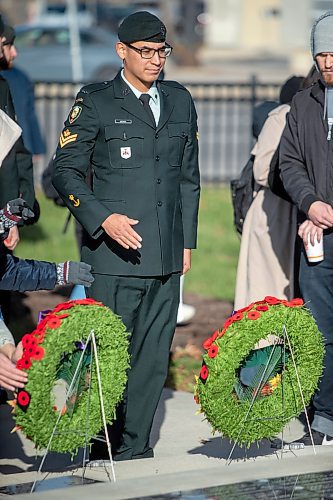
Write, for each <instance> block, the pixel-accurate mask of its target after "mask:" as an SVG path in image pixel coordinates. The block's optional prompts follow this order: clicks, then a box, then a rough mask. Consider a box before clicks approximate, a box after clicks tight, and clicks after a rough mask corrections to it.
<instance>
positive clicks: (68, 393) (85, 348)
mask: <svg viewBox="0 0 333 500" xmlns="http://www.w3.org/2000/svg"><path fill="white" fill-rule="evenodd" d="M91 338H92V332H90V333H89V335H88V338H87V340H86V344H85V346H84V349H83V351H82V354H81V357H80V360H79V362H78V365H77V367H76V370H75V372H74V375H73V380H72V382H71V384H70V386H69V388H68V391H67V394H66V401H67V400H68V399H69V397H70V396H71V392H72V390H73V386H74V384H75V382H76V378H77V376H78V374H79V370H80V368H81V365H82V360H83V356H84V354H85V352H86V350H87V346H88V344H89V342H90V341H91ZM61 417H62V415H61V411H60V412H59V415H58V418H57V421H56V423H55V426H54V428H53V431H52V434H51V436H50V439H49V442H48V444H47V448H46V451H45V453H44V456H43V458H42V461H41V463H40V466H39V468H38V471H37V476H38V474H39V473H40V472H41V471H42V468H43V465H44V462H45V460H46V457H47V454H48V452H49V450H50V447H51V444H52V441H53V438H54V435H55V432H56V430H57V427H58V425H59V422H60V419H61ZM37 481H38V479H37V477H36V479H35V481H34V483H33V485H32V487H31V490H30V493H33V491H34V490H35V487H36V484H37Z"/></svg>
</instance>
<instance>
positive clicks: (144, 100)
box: [139, 94, 156, 127]
mask: <svg viewBox="0 0 333 500" xmlns="http://www.w3.org/2000/svg"><path fill="white" fill-rule="evenodd" d="M139 100H140V101H141V102H142V105H143V107H144V109H145V110H146V112H147V114H148V116H149V118H150V119H151V121H152V123H153V124H154V127H156V122H155V118H154V115H153V112H152V110H151V107H150V106H149V101H150V95H149V94H141V95H140V97H139Z"/></svg>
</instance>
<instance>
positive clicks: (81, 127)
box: [52, 91, 110, 238]
mask: <svg viewBox="0 0 333 500" xmlns="http://www.w3.org/2000/svg"><path fill="white" fill-rule="evenodd" d="M76 102H79V103H80V107H81V108H82V111H81V113H80V116H79V117H78V118H77V119H76V120H75V121H74V122H73V123H70V122H69V120H68V119H67V120H66V122H65V128H64V129H63V131H62V133H61V136H60V140H59V145H58V148H57V151H56V157H55V168H54V172H53V178H52V180H53V185H54V187H55V188H56V190H57V191H58V193H59V194H60V196H61V197H62V199H63V200H64V202H65V204H66V206H67V207H68V209H69V210H70V211H71V212H72V213H73V215H74V216H75V218H76V219H77V220H78V221H79V222H80V224H81V225H82V226H83V227H84V229H85V230H86V231H87V232H88V234H90V236H92V237H93V238H98V237H99V236H100V235H101V234H102V232H103V229H102V227H101V224H102V223H103V222H104V221H105V219H107V217H108V216H109V215H110V210H109V209H108V208H106V207H105V206H104V205H103V204H102V203H101V202H100V201H99V200H97V198H96V197H95V195H94V193H93V192H92V191H91V189H90V187H88V185H87V183H86V176H87V171H88V168H89V165H90V159H91V156H92V153H93V150H94V146H95V141H96V138H97V135H98V133H99V126H100V125H99V120H98V116H97V111H96V109H95V106H94V104H93V102H92V99H91V96H90V95H89V94H88V93H86V92H85V91H81V92H79V94H78V96H77V99H76Z"/></svg>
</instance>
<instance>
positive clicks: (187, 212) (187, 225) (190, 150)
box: [180, 94, 200, 248]
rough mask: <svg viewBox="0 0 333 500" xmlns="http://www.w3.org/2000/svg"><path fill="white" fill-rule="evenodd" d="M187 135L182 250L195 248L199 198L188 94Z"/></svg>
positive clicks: (193, 118)
mask: <svg viewBox="0 0 333 500" xmlns="http://www.w3.org/2000/svg"><path fill="white" fill-rule="evenodd" d="M188 98H189V99H190V106H189V134H188V137H187V140H186V144H185V149H184V156H183V162H182V165H181V183H180V190H181V206H182V219H183V233H184V248H196V245H197V226H198V210H199V198H200V173H199V164H198V127H197V113H196V110H195V107H194V104H193V101H192V98H191V96H190V94H188Z"/></svg>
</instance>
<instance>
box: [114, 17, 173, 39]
mask: <svg viewBox="0 0 333 500" xmlns="http://www.w3.org/2000/svg"><path fill="white" fill-rule="evenodd" d="M166 31H167V30H166V27H165V25H164V24H163V23H162V21H161V20H160V19H159V18H158V17H156V16H154V15H153V14H151V13H150V12H146V11H140V12H135V13H134V14H131V15H130V16H127V17H126V18H125V19H124V20H123V22H122V23H121V25H120V26H119V30H118V38H119V40H120V41H121V42H124V43H132V42H139V41H141V40H147V41H149V42H158V43H160V42H165V38H166Z"/></svg>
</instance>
